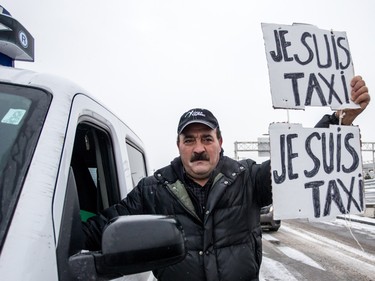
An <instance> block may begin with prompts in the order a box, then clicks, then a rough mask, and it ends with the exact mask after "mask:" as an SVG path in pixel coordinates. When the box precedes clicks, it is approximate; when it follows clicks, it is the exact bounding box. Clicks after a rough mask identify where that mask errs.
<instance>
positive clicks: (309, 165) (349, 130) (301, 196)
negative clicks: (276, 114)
mask: <svg viewBox="0 0 375 281" xmlns="http://www.w3.org/2000/svg"><path fill="white" fill-rule="evenodd" d="M269 133H270V147H271V174H272V190H273V205H274V216H275V218H276V219H292V218H311V219H321V218H334V217H336V216H337V215H342V214H359V213H363V211H364V198H363V193H364V190H363V189H364V184H363V176H362V157H361V145H360V137H359V128H358V127H356V126H336V125H335V126H331V127H330V128H303V127H302V126H301V125H300V124H288V123H274V124H271V125H270V127H269Z"/></svg>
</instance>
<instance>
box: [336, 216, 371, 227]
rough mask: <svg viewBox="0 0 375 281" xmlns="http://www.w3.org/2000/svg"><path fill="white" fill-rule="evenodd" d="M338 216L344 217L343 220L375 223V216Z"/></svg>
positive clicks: (339, 217)
mask: <svg viewBox="0 0 375 281" xmlns="http://www.w3.org/2000/svg"><path fill="white" fill-rule="evenodd" d="M337 218H338V219H342V220H347V221H352V222H358V223H364V224H369V225H375V218H372V217H367V216H364V215H346V216H338V217H337Z"/></svg>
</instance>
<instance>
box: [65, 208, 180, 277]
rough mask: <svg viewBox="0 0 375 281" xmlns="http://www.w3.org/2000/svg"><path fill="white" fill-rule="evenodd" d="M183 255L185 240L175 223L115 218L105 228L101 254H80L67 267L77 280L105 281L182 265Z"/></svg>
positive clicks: (152, 218)
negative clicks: (180, 263)
mask: <svg viewBox="0 0 375 281" xmlns="http://www.w3.org/2000/svg"><path fill="white" fill-rule="evenodd" d="M185 255H186V249H185V237H184V234H183V229H182V226H181V225H180V223H179V222H178V221H177V220H176V219H174V218H172V217H167V216H161V215H134V216H121V217H118V218H116V219H114V220H112V221H111V222H110V223H109V224H108V226H107V227H106V228H105V230H104V232H103V236H102V251H101V252H85V253H80V254H78V255H75V256H73V257H71V258H70V262H69V263H70V265H71V271H72V272H73V275H74V276H75V277H76V278H77V280H85V278H87V277H88V276H91V277H92V276H93V275H95V276H98V277H99V278H97V279H95V280H106V277H107V278H114V277H119V276H122V275H129V274H134V273H139V272H144V271H149V270H153V269H156V268H160V267H166V266H168V265H171V264H174V263H177V262H180V261H182V260H183V259H184V258H185ZM94 271H95V272H94ZM103 278H104V279H103Z"/></svg>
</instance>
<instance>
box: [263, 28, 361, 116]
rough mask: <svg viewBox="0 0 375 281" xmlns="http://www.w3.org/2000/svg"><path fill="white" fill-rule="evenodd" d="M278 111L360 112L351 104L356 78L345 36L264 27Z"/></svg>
mask: <svg viewBox="0 0 375 281" xmlns="http://www.w3.org/2000/svg"><path fill="white" fill-rule="evenodd" d="M262 30H263V38H264V42H265V49H266V57H267V63H268V71H269V77H270V84H271V94H272V104H273V107H274V108H290V109H303V108H305V106H328V107H331V108H332V109H333V110H338V109H345V108H358V107H359V106H358V105H356V104H355V103H353V102H352V101H351V100H350V92H351V87H350V82H351V79H352V78H353V77H354V69H353V63H352V59H351V54H350V50H349V43H348V39H347V37H346V33H345V32H337V31H328V30H322V29H319V28H317V27H315V26H312V25H306V24H294V25H279V24H267V23H262Z"/></svg>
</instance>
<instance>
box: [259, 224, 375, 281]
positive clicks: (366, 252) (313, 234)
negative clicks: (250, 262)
mask: <svg viewBox="0 0 375 281" xmlns="http://www.w3.org/2000/svg"><path fill="white" fill-rule="evenodd" d="M260 280H262V281H274V280H280V281H294V280H298V281H300V280H309V281H311V280H319V281H325V280H327V281H328V280H329V281H333V280H343V281H353V280H355V281H365V280H366V281H370V280H371V281H374V280H375V225H370V224H364V223H357V222H354V221H348V220H336V221H334V222H308V221H306V220H288V221H282V224H281V227H280V229H279V231H277V232H267V231H264V232H263V263H262V267H261V274H260Z"/></svg>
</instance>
